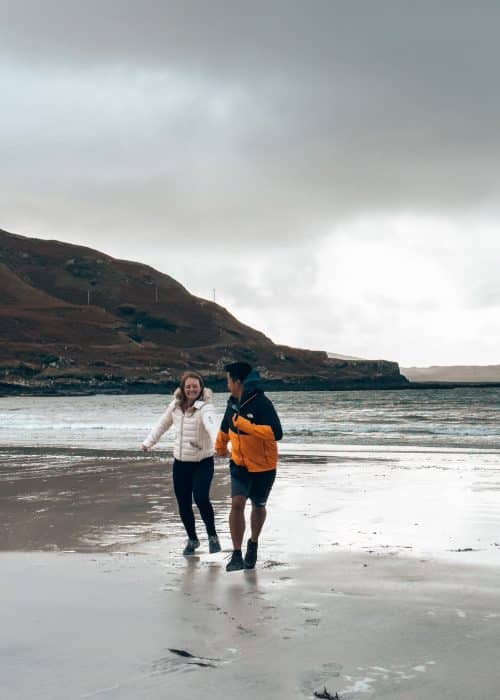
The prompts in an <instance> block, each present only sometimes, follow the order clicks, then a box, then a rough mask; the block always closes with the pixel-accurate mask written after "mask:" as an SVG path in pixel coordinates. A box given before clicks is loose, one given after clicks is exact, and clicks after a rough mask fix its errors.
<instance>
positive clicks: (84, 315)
mask: <svg viewBox="0 0 500 700" xmlns="http://www.w3.org/2000/svg"><path fill="white" fill-rule="evenodd" d="M232 360H246V361H248V362H250V363H252V364H254V365H255V366H257V367H258V368H259V370H260V372H261V374H262V376H263V378H264V380H265V382H266V384H267V387H268V388H271V389H273V388H274V389H348V388H350V389H354V388H393V387H394V388H395V387H400V386H404V385H406V384H407V380H406V379H405V378H404V377H403V376H402V375H401V374H400V372H399V367H398V365H397V363H394V362H385V361H383V360H380V361H356V362H353V361H350V360H345V359H339V358H329V357H328V354H327V353H326V352H316V351H310V350H301V349H296V348H290V347H287V346H282V345H276V344H275V343H273V342H272V341H271V340H270V339H269V338H267V337H266V336H265V335H264V334H263V333H261V332H259V331H257V330H255V329H253V328H250V327H249V326H246V325H244V324H243V323H240V322H239V321H238V320H237V319H236V318H235V317H234V316H232V315H231V314H230V313H229V312H228V311H227V310H226V309H224V308H223V307H221V306H219V305H218V304H216V303H214V302H211V301H207V300H205V299H200V298H198V297H196V296H194V295H192V294H190V293H189V292H188V291H187V290H186V289H185V288H184V287H183V286H182V285H181V284H179V282H177V281H176V280H175V279H173V278H172V277H170V276H169V275H166V274H163V273H161V272H158V271H157V270H155V269H153V268H152V267H149V266H147V265H143V264H140V263H136V262H131V261H127V260H119V259H116V258H113V257H111V256H109V255H105V254H104V253H101V252H99V251H96V250H93V249H91V248H85V247H83V246H77V245H71V244H68V243H62V242H59V241H47V240H40V239H36V238H28V237H25V236H20V235H17V234H12V233H8V232H6V231H3V230H0V394H18V393H30V394H37V393H38V394H74V393H88V392H112V393H139V392H158V391H164V390H166V389H169V388H170V387H172V386H173V385H174V384H175V382H176V380H177V377H178V376H179V374H180V373H182V371H184V370H185V369H187V368H196V369H197V370H198V371H200V372H201V373H202V374H203V375H204V376H205V377H206V379H207V381H208V382H209V383H210V384H211V386H213V387H215V388H222V386H223V385H224V377H223V371H222V368H223V366H224V364H226V363H227V362H230V361H232Z"/></svg>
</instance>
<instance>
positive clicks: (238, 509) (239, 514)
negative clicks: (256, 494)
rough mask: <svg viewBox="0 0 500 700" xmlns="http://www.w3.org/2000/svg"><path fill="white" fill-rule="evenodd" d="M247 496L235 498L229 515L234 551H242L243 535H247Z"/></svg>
mask: <svg viewBox="0 0 500 700" xmlns="http://www.w3.org/2000/svg"><path fill="white" fill-rule="evenodd" d="M246 501H247V499H246V497H245V496H233V498H232V500H231V511H230V513H229V530H230V532H231V539H232V541H233V549H240V550H241V543H242V542H243V535H244V534H245V503H246Z"/></svg>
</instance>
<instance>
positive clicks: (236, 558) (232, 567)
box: [226, 549, 245, 571]
mask: <svg viewBox="0 0 500 700" xmlns="http://www.w3.org/2000/svg"><path fill="white" fill-rule="evenodd" d="M244 568H245V563H244V561H243V557H242V555H241V549H235V550H234V552H233V553H232V554H231V559H230V560H229V561H228V563H227V564H226V571H239V570H240V569H244Z"/></svg>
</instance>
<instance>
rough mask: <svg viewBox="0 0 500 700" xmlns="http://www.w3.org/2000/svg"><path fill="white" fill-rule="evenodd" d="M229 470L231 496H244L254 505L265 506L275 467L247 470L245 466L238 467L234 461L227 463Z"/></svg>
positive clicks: (274, 474)
mask: <svg viewBox="0 0 500 700" xmlns="http://www.w3.org/2000/svg"><path fill="white" fill-rule="evenodd" d="M229 469H230V472H231V497H234V496H245V498H249V499H250V500H251V501H252V503H253V504H254V505H256V506H265V505H266V502H267V499H268V497H269V494H270V493H271V489H272V487H273V483H274V479H275V478H276V469H271V470H269V471H267V472H249V471H248V469H245V467H240V466H239V465H238V464H235V463H234V462H230V463H229Z"/></svg>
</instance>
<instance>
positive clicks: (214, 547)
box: [208, 535, 220, 554]
mask: <svg viewBox="0 0 500 700" xmlns="http://www.w3.org/2000/svg"><path fill="white" fill-rule="evenodd" d="M208 551H209V552H210V554H216V553H217V552H220V542H219V538H218V537H217V535H210V537H209V538H208Z"/></svg>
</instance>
